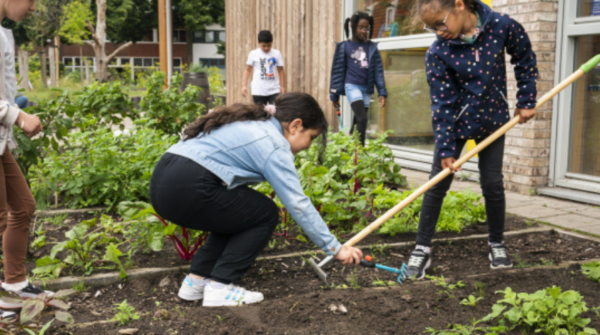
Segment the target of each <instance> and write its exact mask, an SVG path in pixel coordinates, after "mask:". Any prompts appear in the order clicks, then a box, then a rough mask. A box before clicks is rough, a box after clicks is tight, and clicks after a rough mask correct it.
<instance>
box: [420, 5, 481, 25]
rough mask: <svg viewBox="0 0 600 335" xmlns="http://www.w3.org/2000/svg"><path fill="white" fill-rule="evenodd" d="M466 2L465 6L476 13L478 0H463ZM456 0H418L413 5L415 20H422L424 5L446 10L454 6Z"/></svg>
mask: <svg viewBox="0 0 600 335" xmlns="http://www.w3.org/2000/svg"><path fill="white" fill-rule="evenodd" d="M462 2H464V3H465V7H466V8H467V9H468V10H469V11H471V12H473V13H475V12H477V1H476V0H462ZM455 3H456V0H417V2H416V3H415V6H414V7H413V17H414V19H415V20H420V18H421V14H422V11H423V7H430V6H432V7H431V8H429V9H430V10H431V9H435V10H444V9H452V8H454V4H455Z"/></svg>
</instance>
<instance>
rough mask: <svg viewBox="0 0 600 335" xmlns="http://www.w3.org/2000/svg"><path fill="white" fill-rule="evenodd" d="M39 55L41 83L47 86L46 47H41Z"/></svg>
mask: <svg viewBox="0 0 600 335" xmlns="http://www.w3.org/2000/svg"><path fill="white" fill-rule="evenodd" d="M39 55H40V71H41V72H42V84H44V87H45V88H48V76H47V73H46V47H42V51H40V53H39Z"/></svg>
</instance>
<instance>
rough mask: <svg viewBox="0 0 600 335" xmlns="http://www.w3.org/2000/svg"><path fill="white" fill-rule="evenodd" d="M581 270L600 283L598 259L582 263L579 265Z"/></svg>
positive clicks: (599, 263)
mask: <svg viewBox="0 0 600 335" xmlns="http://www.w3.org/2000/svg"><path fill="white" fill-rule="evenodd" d="M581 271H582V272H583V274H584V275H586V276H587V277H588V278H589V279H591V280H593V281H596V282H598V283H600V261H595V262H589V263H585V264H583V265H582V266H581Z"/></svg>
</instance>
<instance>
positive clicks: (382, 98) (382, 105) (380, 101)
mask: <svg viewBox="0 0 600 335" xmlns="http://www.w3.org/2000/svg"><path fill="white" fill-rule="evenodd" d="M381 107H385V97H384V96H381V95H380V96H379V108H381Z"/></svg>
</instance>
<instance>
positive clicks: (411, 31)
mask: <svg viewBox="0 0 600 335" xmlns="http://www.w3.org/2000/svg"><path fill="white" fill-rule="evenodd" d="M415 3H416V0H404V1H398V0H387V1H381V0H354V4H355V6H354V8H355V9H356V10H360V11H363V12H367V13H369V14H371V15H372V16H373V36H372V38H385V37H395V36H406V35H415V34H424V33H425V31H423V26H422V25H419V26H414V25H413V24H412V17H411V9H412V6H413V5H414V4H415Z"/></svg>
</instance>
